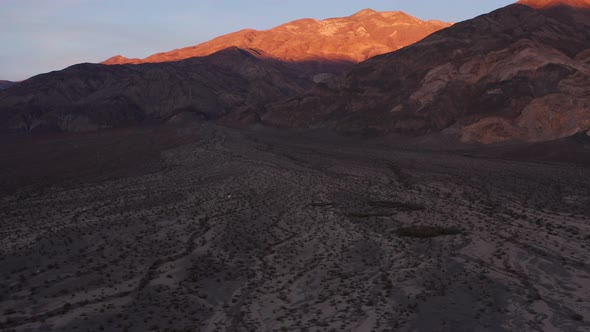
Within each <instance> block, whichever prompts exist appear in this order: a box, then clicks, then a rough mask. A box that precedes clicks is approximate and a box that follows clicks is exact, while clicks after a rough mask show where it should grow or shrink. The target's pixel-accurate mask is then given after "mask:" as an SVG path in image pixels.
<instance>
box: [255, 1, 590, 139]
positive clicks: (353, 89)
mask: <svg viewBox="0 0 590 332" xmlns="http://www.w3.org/2000/svg"><path fill="white" fill-rule="evenodd" d="M587 4H588V1H587V0H584V1H540V0H536V1H525V4H514V5H510V6H508V7H505V8H501V9H499V10H496V11H494V12H492V13H489V14H486V15H482V16H479V17H477V18H474V19H472V20H468V21H465V22H461V23H458V24H455V25H454V26H452V27H450V28H447V29H444V30H442V31H439V32H437V33H434V34H433V35H431V36H429V37H427V38H425V39H424V40H422V41H420V42H418V43H416V44H414V45H411V46H409V47H407V48H404V49H402V50H400V51H397V52H393V53H389V54H386V55H382V56H377V57H374V58H372V59H369V60H367V61H365V62H363V63H361V64H359V65H357V66H355V67H354V68H353V69H352V70H351V71H350V72H348V73H347V74H346V75H343V76H342V77H339V78H336V79H333V80H331V81H327V82H323V83H321V84H319V85H318V86H316V87H315V89H314V90H313V91H311V92H307V93H305V94H302V95H300V96H297V97H294V98H291V99H289V100H287V101H283V102H280V103H276V104H274V105H271V106H270V107H267V108H266V109H265V110H263V111H262V112H263V114H262V115H261V118H262V120H263V121H264V122H265V123H268V124H272V125H279V126H300V127H326V128H333V129H336V130H338V131H341V132H355V133H363V132H365V133H367V132H368V133H372V132H378V133H390V132H399V133H410V134H417V135H421V134H425V133H429V132H438V131H445V132H446V133H448V134H451V135H455V136H458V137H460V138H461V139H462V140H464V141H467V142H473V141H475V142H483V143H494V142H501V141H507V140H525V141H550V140H553V139H558V138H563V137H568V136H571V135H573V134H575V133H577V132H582V131H587V130H588V129H590V7H587V6H586V5H587Z"/></svg>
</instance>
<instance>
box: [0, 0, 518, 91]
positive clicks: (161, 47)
mask: <svg viewBox="0 0 590 332" xmlns="http://www.w3.org/2000/svg"><path fill="white" fill-rule="evenodd" d="M512 2H514V1H512V0H447V1H441V0H297V1H292V0H193V1H189V0H0V22H2V27H1V29H0V45H1V46H0V79H9V80H22V79H26V78H28V77H30V76H32V75H35V74H39V73H43V72H47V71H51V70H58V69H62V68H65V67H67V66H69V65H72V64H75V63H80V62H100V61H102V60H105V59H107V58H109V57H110V56H112V55H116V54H122V55H125V56H128V57H145V56H147V55H150V54H152V53H155V52H161V51H167V50H171V49H174V48H179V47H185V46H190V45H195V44H198V43H200V42H203V41H206V40H209V39H211V38H213V37H216V36H219V35H222V34H226V33H229V32H232V31H236V30H240V29H243V28H254V29H268V28H271V27H273V26H276V25H279V24H282V23H285V22H288V21H291V20H294V19H298V18H304V17H311V18H317V19H323V18H327V17H338V16H348V15H350V14H353V13H355V12H357V11H359V10H361V9H364V8H373V9H375V10H402V11H405V12H407V13H408V14H410V15H414V16H417V17H419V18H422V19H438V20H443V21H454V22H457V21H462V20H465V19H469V18H472V17H474V16H477V15H479V14H484V13H487V12H489V11H491V10H493V9H496V8H499V7H503V6H506V5H508V4H510V3H512Z"/></svg>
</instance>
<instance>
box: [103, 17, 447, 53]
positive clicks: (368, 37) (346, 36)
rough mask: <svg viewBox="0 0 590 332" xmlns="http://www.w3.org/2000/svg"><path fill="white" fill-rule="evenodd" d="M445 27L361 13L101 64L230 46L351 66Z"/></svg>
mask: <svg viewBox="0 0 590 332" xmlns="http://www.w3.org/2000/svg"><path fill="white" fill-rule="evenodd" d="M450 25H451V24H450V23H442V22H436V21H423V20H420V19H417V18H415V17H412V16H410V15H408V14H405V13H403V12H377V11H375V10H373V9H369V8H367V9H363V10H361V11H359V12H357V13H356V14H353V15H352V16H348V17H335V18H328V19H325V20H315V19H301V20H296V21H292V22H288V23H285V24H282V25H280V26H277V27H275V28H272V29H269V30H264V31H257V30H251V29H249V30H241V31H238V32H234V33H230V34H228V35H224V36H221V37H218V38H215V39H213V40H210V41H208V42H205V43H202V44H199V45H195V46H190V47H185V48H179V49H175V50H172V51H169V52H163V53H157V54H154V55H151V56H149V57H147V58H145V59H126V58H125V57H122V56H116V57H113V58H111V59H109V60H107V61H105V62H103V64H121V63H154V62H168V61H178V60H183V59H188V58H192V57H200V56H207V55H210V54H213V53H215V52H217V51H221V50H223V49H227V48H228V47H231V46H236V47H239V48H241V49H244V50H252V49H254V50H256V51H259V52H262V53H264V54H265V56H268V57H272V58H276V59H279V60H283V61H287V62H306V61H307V62H309V61H315V62H317V61H320V62H326V61H328V62H339V63H357V62H361V61H364V60H366V59H368V58H370V57H373V56H376V55H379V54H384V53H389V52H393V51H396V50H398V49H400V48H402V47H405V46H408V45H410V44H413V43H415V42H417V41H419V40H421V39H422V38H424V37H426V36H428V35H430V34H431V33H434V32H436V31H438V30H441V29H444V28H446V27H449V26H450Z"/></svg>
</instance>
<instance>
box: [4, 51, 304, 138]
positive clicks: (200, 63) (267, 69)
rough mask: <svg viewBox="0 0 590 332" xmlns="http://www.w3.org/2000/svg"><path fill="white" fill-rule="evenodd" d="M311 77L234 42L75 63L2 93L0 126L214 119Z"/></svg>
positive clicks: (54, 127) (42, 128) (81, 127)
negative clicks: (149, 57) (154, 56)
mask: <svg viewBox="0 0 590 332" xmlns="http://www.w3.org/2000/svg"><path fill="white" fill-rule="evenodd" d="M313 76H314V71H313V64H306V63H300V64H289V65H287V64H285V63H283V62H281V61H277V60H274V59H270V58H268V57H267V56H266V55H264V54H263V53H260V52H258V51H253V50H242V49H238V48H235V47H234V48H228V49H226V50H223V51H220V52H217V53H215V54H212V55H210V56H207V57H202V58H192V59H188V60H184V61H179V62H171V63H163V64H143V65H121V66H107V65H99V64H79V65H75V66H72V67H70V68H67V69H65V70H62V71H57V72H52V73H48V74H43V75H38V76H35V77H33V78H30V79H28V80H26V81H24V82H22V83H20V84H19V85H18V86H15V87H13V88H11V89H8V90H4V91H0V131H23V132H46V131H68V132H78V131H93V130H97V129H104V128H111V127H122V126H131V125H137V124H145V123H162V122H166V121H170V120H172V121H187V119H196V120H198V119H201V120H213V119H216V118H219V117H222V116H224V115H226V114H227V113H229V112H238V111H244V110H248V109H250V108H260V105H262V104H265V103H268V102H269V101H275V100H279V99H282V98H285V97H289V96H293V95H297V94H299V93H302V92H303V91H305V90H306V89H308V88H310V87H311V86H312V85H313V84H314V82H313ZM175 117H177V118H175Z"/></svg>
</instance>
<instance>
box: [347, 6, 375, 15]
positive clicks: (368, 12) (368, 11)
mask: <svg viewBox="0 0 590 332" xmlns="http://www.w3.org/2000/svg"><path fill="white" fill-rule="evenodd" d="M375 13H377V12H376V11H374V10H373V9H371V8H365V9H363V10H361V11H359V12H357V13H356V14H353V15H352V17H362V16H367V15H373V14H375Z"/></svg>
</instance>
